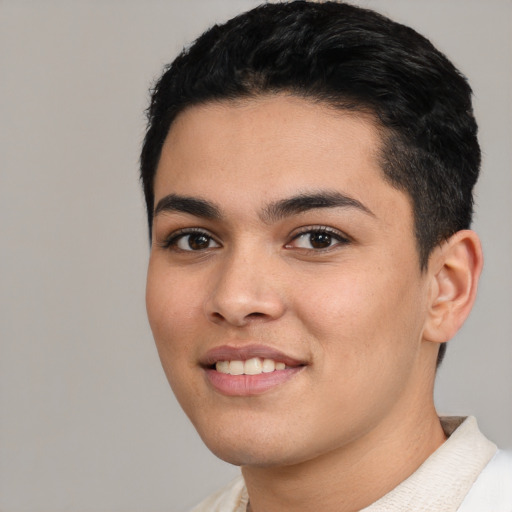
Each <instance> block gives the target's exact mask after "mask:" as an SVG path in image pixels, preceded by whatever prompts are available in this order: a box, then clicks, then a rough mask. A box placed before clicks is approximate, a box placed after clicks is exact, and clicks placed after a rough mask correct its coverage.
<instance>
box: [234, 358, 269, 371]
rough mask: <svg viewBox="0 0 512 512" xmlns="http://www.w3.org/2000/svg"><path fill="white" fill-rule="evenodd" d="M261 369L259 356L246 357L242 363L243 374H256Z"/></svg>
mask: <svg viewBox="0 0 512 512" xmlns="http://www.w3.org/2000/svg"><path fill="white" fill-rule="evenodd" d="M230 364H231V363H230ZM262 371H263V365H262V363H261V359H260V358H259V357H253V358H252V359H247V361H245V363H244V373H245V375H258V374H260V373H261V372H262Z"/></svg>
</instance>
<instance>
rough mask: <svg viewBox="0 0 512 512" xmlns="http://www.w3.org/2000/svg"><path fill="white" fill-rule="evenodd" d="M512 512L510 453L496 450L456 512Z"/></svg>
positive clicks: (511, 456)
mask: <svg viewBox="0 0 512 512" xmlns="http://www.w3.org/2000/svg"><path fill="white" fill-rule="evenodd" d="M483 510H492V511H493V512H512V452H505V451H502V450H498V451H497V452H496V454H495V455H494V457H493V458H492V459H491V460H490V462H489V464H487V466H485V468H484V469H483V471H482V472H481V473H480V475H479V476H478V478H477V479H476V481H475V483H474V484H473V486H472V487H471V490H470V491H469V493H468V494H467V496H466V497H465V499H464V501H463V503H462V505H461V506H460V508H459V509H458V512H482V511H483Z"/></svg>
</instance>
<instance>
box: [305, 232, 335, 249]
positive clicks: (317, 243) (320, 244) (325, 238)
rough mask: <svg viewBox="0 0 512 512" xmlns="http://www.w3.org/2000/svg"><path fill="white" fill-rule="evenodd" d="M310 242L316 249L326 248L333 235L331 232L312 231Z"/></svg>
mask: <svg viewBox="0 0 512 512" xmlns="http://www.w3.org/2000/svg"><path fill="white" fill-rule="evenodd" d="M309 243H310V244H311V247H313V248H314V249H326V248H327V247H329V246H330V245H331V243H332V236H331V235H330V234H329V233H321V232H317V233H311V234H310V235H309Z"/></svg>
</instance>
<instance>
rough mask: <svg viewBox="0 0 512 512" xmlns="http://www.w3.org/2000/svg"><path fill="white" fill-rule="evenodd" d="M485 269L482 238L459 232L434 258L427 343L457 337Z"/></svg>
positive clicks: (432, 256) (426, 333)
mask: <svg viewBox="0 0 512 512" xmlns="http://www.w3.org/2000/svg"><path fill="white" fill-rule="evenodd" d="M482 265H483V255H482V248H481V245H480V240H479V238H478V235H477V234H476V233H475V232H474V231H471V230H463V231H458V232H457V233H455V234H454V235H453V236H451V237H450V238H449V239H448V240H447V241H446V242H443V243H442V244H441V245H440V246H439V247H438V248H436V249H435V250H434V252H433V254H432V255H431V259H430V262H429V272H431V295H430V299H429V311H428V318H427V321H426V324H425V329H424V331H423V338H424V340H425V341H432V342H436V343H444V342H446V341H448V340H450V339H451V338H453V336H454V335H455V333H456V332H457V331H458V330H459V328H460V327H461V326H462V324H463V323H464V321H465V320H466V318H467V317H468V315H469V312H470V311H471V308H472V307H473V304H474V302H475V298H476V291H477V286H478V279H479V277H480V272H481V270H482Z"/></svg>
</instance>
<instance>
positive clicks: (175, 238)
mask: <svg viewBox="0 0 512 512" xmlns="http://www.w3.org/2000/svg"><path fill="white" fill-rule="evenodd" d="M191 235H200V236H203V237H205V238H206V239H208V245H210V243H211V242H213V243H215V244H217V246H218V247H220V246H221V244H220V243H219V242H218V241H217V240H216V239H215V238H214V237H213V236H212V235H211V234H210V233H208V231H206V230H204V229H201V228H187V229H180V230H178V231H175V232H173V233H171V235H170V236H168V237H167V238H166V239H165V240H163V242H161V243H160V244H159V245H160V247H162V248H163V249H171V250H175V251H181V252H203V251H206V250H208V249H212V248H215V247H205V248H204V249H197V250H194V249H192V248H190V249H182V248H180V247H178V243H179V241H180V240H182V239H184V238H186V237H187V236H191ZM306 235H309V236H312V235H327V236H329V237H331V241H333V240H334V241H337V243H334V244H332V245H331V243H329V246H328V247H320V248H314V247H312V248H305V247H302V248H300V247H297V249H302V250H303V251H308V252H314V253H319V252H325V251H329V250H331V249H332V248H333V247H335V246H337V245H347V244H349V243H350V242H351V240H350V239H349V238H348V237H347V236H346V235H344V234H343V233H341V232H340V231H337V230H335V229H333V228H329V227H327V226H304V227H303V228H301V229H300V230H299V232H297V233H295V234H294V235H293V237H292V239H291V241H290V242H288V243H287V244H285V248H287V249H293V248H294V247H293V245H292V243H293V242H294V241H296V240H299V239H300V238H301V237H305V236H306ZM189 244H190V242H189Z"/></svg>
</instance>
